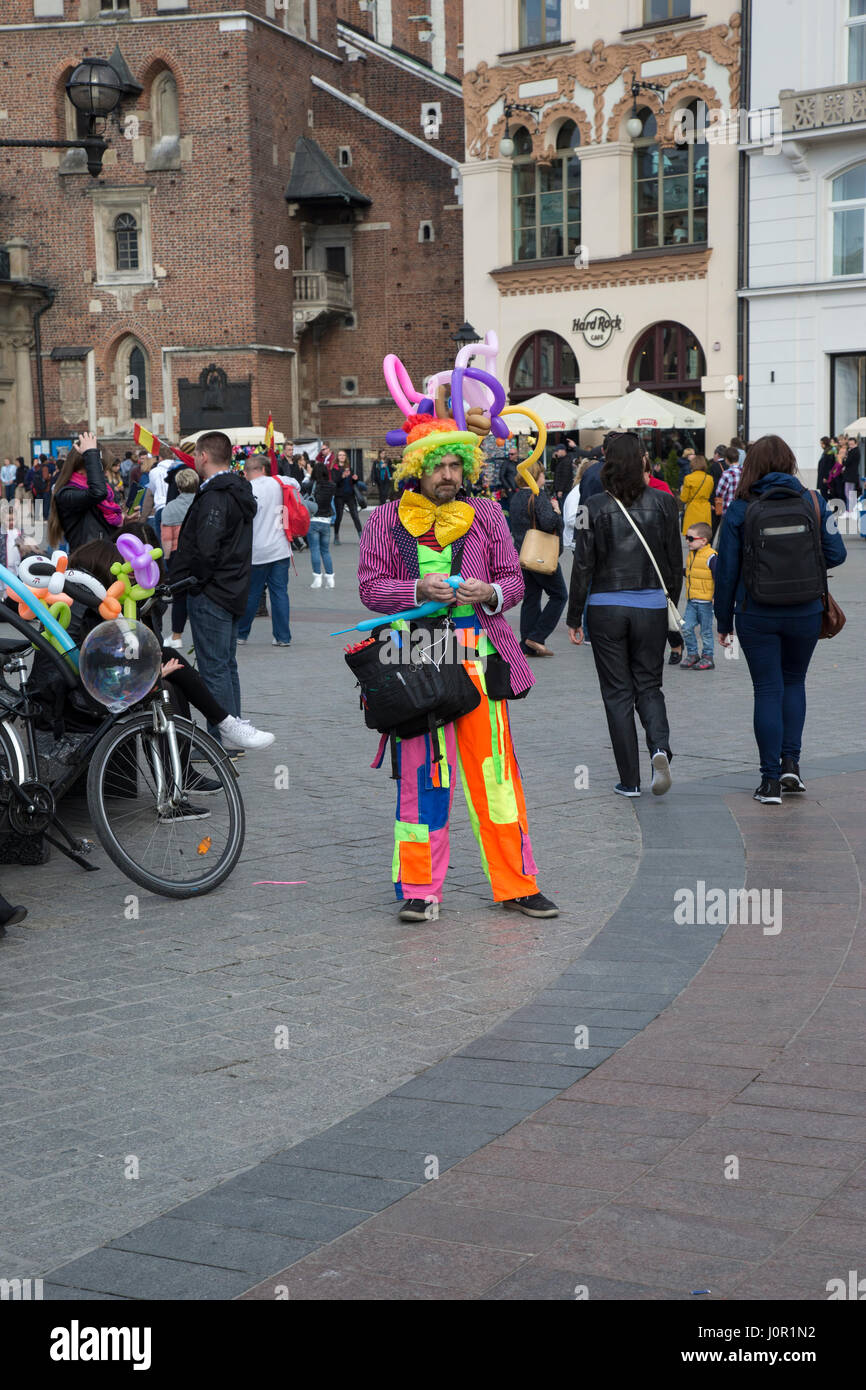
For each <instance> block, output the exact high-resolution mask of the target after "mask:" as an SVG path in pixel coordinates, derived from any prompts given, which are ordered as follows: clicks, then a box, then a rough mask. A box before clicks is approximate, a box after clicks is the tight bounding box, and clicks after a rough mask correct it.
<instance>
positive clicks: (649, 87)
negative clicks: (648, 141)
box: [625, 78, 665, 140]
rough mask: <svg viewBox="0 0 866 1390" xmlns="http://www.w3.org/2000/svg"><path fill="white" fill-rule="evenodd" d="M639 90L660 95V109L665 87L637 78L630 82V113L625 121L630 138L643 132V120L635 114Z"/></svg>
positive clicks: (662, 106)
mask: <svg viewBox="0 0 866 1390" xmlns="http://www.w3.org/2000/svg"><path fill="white" fill-rule="evenodd" d="M641 92H655V93H656V94H657V95H659V96H660V97H661V109H662V111H664V106H665V89H664V87H660V86H659V85H658V83H657V82H638V80H637V78H635V79H634V81H633V82H632V84H631V100H632V106H631V115H630V116H629V118H628V120H627V121H626V123H625V129H626V134H627V135H628V137H629V139H630V140H637V139H639V138H640V136H641V135H642V134H643V121H642V120H641V118H640V116H639V115H638V114H637V99H638V97H639V96H640V94H641Z"/></svg>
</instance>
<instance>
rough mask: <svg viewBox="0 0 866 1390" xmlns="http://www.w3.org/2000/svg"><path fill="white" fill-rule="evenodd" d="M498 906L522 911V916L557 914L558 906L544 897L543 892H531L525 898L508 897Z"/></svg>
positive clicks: (556, 915) (554, 915) (549, 915)
mask: <svg viewBox="0 0 866 1390" xmlns="http://www.w3.org/2000/svg"><path fill="white" fill-rule="evenodd" d="M499 906H500V907H508V908H512V909H513V910H514V911H515V912H522V913H523V915H524V917H558V916H559V908H558V907H557V906H556V903H552V902H551V901H550V898H546V897H545V896H544V894H543V893H532V894H530V896H529V897H527V898H508V899H506V901H505V902H503V903H500V904H499Z"/></svg>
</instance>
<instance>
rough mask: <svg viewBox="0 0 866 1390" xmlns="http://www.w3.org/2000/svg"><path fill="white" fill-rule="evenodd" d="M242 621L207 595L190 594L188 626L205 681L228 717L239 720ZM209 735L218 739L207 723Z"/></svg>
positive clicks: (199, 667)
mask: <svg viewBox="0 0 866 1390" xmlns="http://www.w3.org/2000/svg"><path fill="white" fill-rule="evenodd" d="M239 623H240V618H238V617H237V616H236V615H235V614H234V613H229V612H227V611H226V609H225V608H221V607H220V606H219V604H218V603H214V602H213V599H210V598H208V596H207V594H190V596H189V625H190V627H191V628H192V640H193V643H194V644H195V655H196V660H197V662H198V669H199V672H200V674H201V677H202V680H203V681H204V682H205V684H206V686H207V688H208V690H209V691H210V693H211V695H212V696H213V698H214V700H216V702H217V703H218V704H219V705H220V706H221V708H222V709H226V710H228V712H229V714H234V715H235V716H240V712H241V685H240V680H239V678H238V663H237V646H238V625H239ZM207 727H208V733H210V734H214V735H215V736H216V737H217V739H219V730H218V729H217V727H216V723H215V722H214V721H213V720H212V719H209V720H208V726H207Z"/></svg>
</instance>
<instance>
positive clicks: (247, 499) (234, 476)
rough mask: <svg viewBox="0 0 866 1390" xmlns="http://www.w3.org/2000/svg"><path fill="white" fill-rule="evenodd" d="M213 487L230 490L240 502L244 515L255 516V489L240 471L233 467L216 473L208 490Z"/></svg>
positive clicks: (234, 498) (217, 489)
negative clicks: (235, 470) (234, 469)
mask: <svg viewBox="0 0 866 1390" xmlns="http://www.w3.org/2000/svg"><path fill="white" fill-rule="evenodd" d="M211 488H214V489H215V490H216V491H217V492H230V493H231V494H232V500H233V501H235V502H236V503H237V504H238V506H239V507H240V509H241V511H242V512H243V514H244V516H249V517H254V516H255V514H256V499H255V496H254V494H253V490H252V488H251V487H250V485H249V483H248V482H247V480H246V478H244V477H242V475H241V474H240V473H235V472H234V471H233V470H232V469H231V468H226V469H224V471H223V472H221V473H215V474H214V475H213V477H212V478H211V480H210V482H209V483H208V485H207V489H206V491H207V492H210V490H211Z"/></svg>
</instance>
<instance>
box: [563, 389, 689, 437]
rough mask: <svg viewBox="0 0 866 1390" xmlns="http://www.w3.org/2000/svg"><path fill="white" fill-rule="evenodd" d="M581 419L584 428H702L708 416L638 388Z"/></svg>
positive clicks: (581, 427)
mask: <svg viewBox="0 0 866 1390" xmlns="http://www.w3.org/2000/svg"><path fill="white" fill-rule="evenodd" d="M577 423H578V428H579V429H582V430H641V429H646V430H671V429H690V430H700V429H703V427H704V425H705V424H706V417H705V416H704V415H699V414H698V412H697V411H696V410H687V409H686V408H685V406H682V405H677V404H676V402H675V401H666V400H663V399H662V397H661V396H653V395H652V394H651V393H650V392H649V391H641V390H640V389H638V390H636V391H627V392H626V394H625V395H624V396H617V398H616V400H613V401H608V402H607V403H606V404H605V405H598V406H596V407H595V408H594V409H593V410H587V411H584V413H583V414H582V415H581V416H580V418H579V420H578V422H577Z"/></svg>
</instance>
